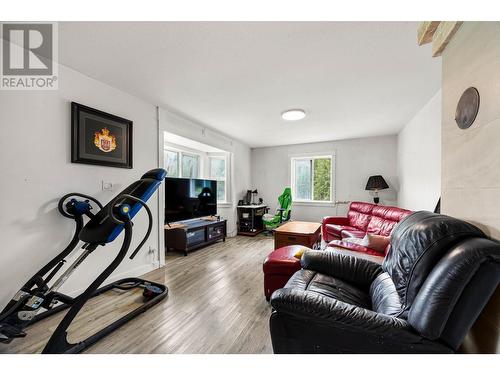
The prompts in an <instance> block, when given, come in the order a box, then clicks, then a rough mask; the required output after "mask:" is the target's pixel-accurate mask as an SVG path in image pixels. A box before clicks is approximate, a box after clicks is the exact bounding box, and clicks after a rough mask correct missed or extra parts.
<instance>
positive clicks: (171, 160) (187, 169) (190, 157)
mask: <svg viewBox="0 0 500 375" xmlns="http://www.w3.org/2000/svg"><path fill="white" fill-rule="evenodd" d="M165 170H166V171H167V176H169V177H183V178H199V177H200V156H199V155H196V154H191V153H186V152H182V151H177V150H174V149H165Z"/></svg>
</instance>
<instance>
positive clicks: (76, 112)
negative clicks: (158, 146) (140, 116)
mask: <svg viewBox="0 0 500 375" xmlns="http://www.w3.org/2000/svg"><path fill="white" fill-rule="evenodd" d="M132 124H133V123H132V121H130V120H127V119H124V118H121V117H118V116H115V115H111V114H109V113H106V112H102V111H99V110H97V109H94V108H90V107H87V106H84V105H82V104H78V103H75V102H72V103H71V162H72V163H84V164H94V165H103V166H108V167H118V168H132Z"/></svg>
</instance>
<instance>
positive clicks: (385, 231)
mask: <svg viewBox="0 0 500 375" xmlns="http://www.w3.org/2000/svg"><path fill="white" fill-rule="evenodd" d="M411 213H412V212H411V211H408V210H404V209H402V208H399V207H391V206H375V207H373V209H372V216H371V219H370V222H369V223H368V226H367V229H366V231H367V232H368V233H373V234H379V235H381V236H385V237H388V236H389V235H390V234H391V232H392V230H393V229H394V226H395V225H396V224H397V223H399V222H400V221H401V220H403V219H404V218H405V217H406V216H408V215H410V214H411Z"/></svg>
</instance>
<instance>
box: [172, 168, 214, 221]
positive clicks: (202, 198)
mask: <svg viewBox="0 0 500 375" xmlns="http://www.w3.org/2000/svg"><path fill="white" fill-rule="evenodd" d="M211 215H217V181H214V180H202V179H197V178H175V177H167V178H165V223H172V222H175V221H181V220H188V219H194V218H198V217H203V216H211Z"/></svg>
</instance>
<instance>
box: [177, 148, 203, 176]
mask: <svg viewBox="0 0 500 375" xmlns="http://www.w3.org/2000/svg"><path fill="white" fill-rule="evenodd" d="M199 164H200V157H199V156H197V155H187V154H182V173H181V175H182V177H185V178H198V177H199V175H198V169H199V168H198V166H199Z"/></svg>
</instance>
